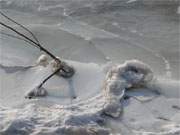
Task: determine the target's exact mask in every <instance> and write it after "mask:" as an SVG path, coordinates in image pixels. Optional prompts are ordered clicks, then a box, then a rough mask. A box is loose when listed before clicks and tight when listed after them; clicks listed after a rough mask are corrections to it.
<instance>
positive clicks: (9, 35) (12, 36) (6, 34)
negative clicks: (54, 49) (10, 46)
mask: <svg viewBox="0 0 180 135" xmlns="http://www.w3.org/2000/svg"><path fill="white" fill-rule="evenodd" d="M0 34H2V35H5V36H8V37H11V38H16V39H19V40H22V41H25V42H27V43H29V44H31V45H33V46H34V47H37V46H36V45H34V44H33V43H31V42H29V41H28V40H26V39H24V38H20V37H18V36H14V35H11V34H8V33H4V32H0ZM37 48H39V47H37Z"/></svg>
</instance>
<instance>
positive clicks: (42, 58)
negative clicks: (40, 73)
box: [36, 54, 49, 67]
mask: <svg viewBox="0 0 180 135" xmlns="http://www.w3.org/2000/svg"><path fill="white" fill-rule="evenodd" d="M48 64H49V62H48V57H47V56H46V55H45V54H42V55H41V56H39V58H38V59H37V61H36V65H39V66H44V67H46V66H47V65H48Z"/></svg>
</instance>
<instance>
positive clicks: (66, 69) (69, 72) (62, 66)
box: [0, 12, 75, 97]
mask: <svg viewBox="0 0 180 135" xmlns="http://www.w3.org/2000/svg"><path fill="white" fill-rule="evenodd" d="M0 13H1V15H2V16H4V17H5V18H7V19H8V20H10V21H12V22H14V23H15V24H17V25H19V26H20V27H21V28H23V29H25V30H26V31H28V32H29V33H30V34H31V35H32V36H33V37H34V39H35V40H36V41H34V40H33V39H31V38H29V37H28V36H26V35H24V34H23V33H21V32H19V31H18V30H16V29H15V28H13V27H11V26H9V25H7V24H5V23H3V22H0V25H2V26H4V27H5V28H7V29H9V30H11V31H13V32H15V33H16V34H18V35H19V36H21V37H22V38H24V40H25V41H28V42H30V43H31V45H33V46H35V47H37V48H39V49H40V50H41V51H43V52H45V53H46V54H48V55H49V56H50V57H51V58H52V59H54V61H55V63H57V64H56V65H58V67H57V68H56V69H55V71H54V72H53V73H52V74H50V75H49V76H48V77H47V78H45V79H44V80H43V81H42V83H41V84H40V85H38V86H37V88H35V90H32V91H31V92H30V93H29V94H28V95H27V96H28V97H31V96H32V95H33V96H40V95H41V89H40V88H41V87H42V85H43V84H44V83H46V82H47V81H48V80H49V79H50V78H51V77H52V76H54V75H55V74H57V73H58V72H59V73H60V76H62V77H65V78H69V77H71V76H73V74H74V72H75V71H74V69H73V68H72V67H70V66H68V65H67V64H66V63H65V62H62V61H61V60H60V59H59V58H57V57H56V56H55V55H53V54H52V53H51V52H49V51H48V50H46V49H45V48H44V47H43V46H42V45H41V44H40V43H39V41H38V40H37V38H36V36H35V35H34V34H33V33H32V32H31V31H30V30H29V29H27V28H26V27H24V26H23V25H21V24H19V23H17V22H16V21H14V20H12V19H11V18H9V17H7V16H6V15H5V14H3V13H2V12H0ZM6 35H7V36H11V37H14V38H15V36H12V35H8V34H6ZM17 39H19V37H18V38H17ZM21 40H22V39H21ZM43 95H44V92H43Z"/></svg>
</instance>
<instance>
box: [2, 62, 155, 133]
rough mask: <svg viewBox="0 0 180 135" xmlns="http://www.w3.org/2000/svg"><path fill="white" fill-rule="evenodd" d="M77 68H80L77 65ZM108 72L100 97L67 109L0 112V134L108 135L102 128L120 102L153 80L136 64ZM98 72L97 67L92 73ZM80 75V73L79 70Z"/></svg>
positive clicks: (33, 105)
mask: <svg viewBox="0 0 180 135" xmlns="http://www.w3.org/2000/svg"><path fill="white" fill-rule="evenodd" d="M76 65H78V67H82V65H81V64H80V63H78V64H77V63H76ZM74 66H75V64H74ZM94 66H95V65H94ZM92 68H93V66H92V65H91V69H92ZM105 68H106V67H105ZM108 68H109V70H108V72H107V73H105V74H106V77H105V79H104V83H102V91H101V93H99V94H96V95H95V96H93V97H90V98H88V99H87V100H85V101H81V102H77V103H74V104H71V105H67V106H66V105H57V104H53V105H50V106H49V105H47V107H46V106H44V105H42V106H41V105H38V104H36V103H35V101H32V103H31V104H28V105H25V106H22V107H21V108H18V109H16V110H14V111H12V112H11V111H9V110H8V109H5V108H0V111H1V114H2V115H0V116H3V121H2V123H0V127H2V128H1V130H0V133H1V134H11V133H17V134H20V135H21V134H31V133H33V134H34V135H40V134H55V135H56V134H57V135H58V134H61V135H82V134H84V135H94V134H98V135H109V134H110V130H109V129H108V128H104V125H105V123H106V122H107V117H106V116H108V117H109V116H110V117H111V118H118V117H120V115H121V113H122V109H123V104H122V102H121V101H122V100H124V98H123V97H124V95H125V94H126V92H127V90H130V91H131V90H133V89H131V88H136V87H145V86H147V85H148V84H149V83H150V82H151V81H153V79H154V76H153V71H152V70H151V68H150V67H149V66H148V65H146V64H144V63H143V62H141V61H138V60H129V61H126V62H125V63H124V64H119V65H118V64H117V65H113V66H111V67H108ZM87 70H88V69H87V67H86V71H85V69H84V71H83V76H80V77H86V76H87V73H85V72H87ZM97 70H98V68H97V67H96V68H95V69H93V71H91V72H95V71H97ZM77 72H78V71H77ZM80 72H82V69H81V71H80ZM79 74H80V73H79V72H78V73H77V74H76V75H75V76H74V77H75V79H76V77H77V76H78V75H79ZM84 74H85V75H84ZM90 74H91V73H90ZM94 75H95V74H94ZM93 77H97V76H93ZM82 79H83V80H84V79H85V78H81V81H82ZM85 82H86V81H85ZM60 84H61V83H60ZM79 85H81V84H79ZM88 88H89V87H88ZM4 116H5V117H4ZM6 116H7V117H6ZM0 118H1V117H0ZM5 123H9V124H8V126H3V125H6V124H5ZM1 124H2V125H1Z"/></svg>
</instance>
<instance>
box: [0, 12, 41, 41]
mask: <svg viewBox="0 0 180 135" xmlns="http://www.w3.org/2000/svg"><path fill="white" fill-rule="evenodd" d="M0 14H1V15H2V16H4V17H5V18H6V19H8V20H9V21H11V22H13V23H15V24H17V25H19V26H20V27H21V28H23V29H24V30H26V31H27V32H29V33H30V34H31V35H32V37H33V38H34V40H35V41H36V42H37V43H39V40H38V39H37V37H36V36H35V35H34V34H33V33H32V32H31V31H30V30H29V29H28V28H26V27H25V26H23V25H22V24H20V23H18V22H16V21H15V20H13V19H11V18H9V17H8V16H6V15H5V14H4V13H2V12H1V11H0Z"/></svg>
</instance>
